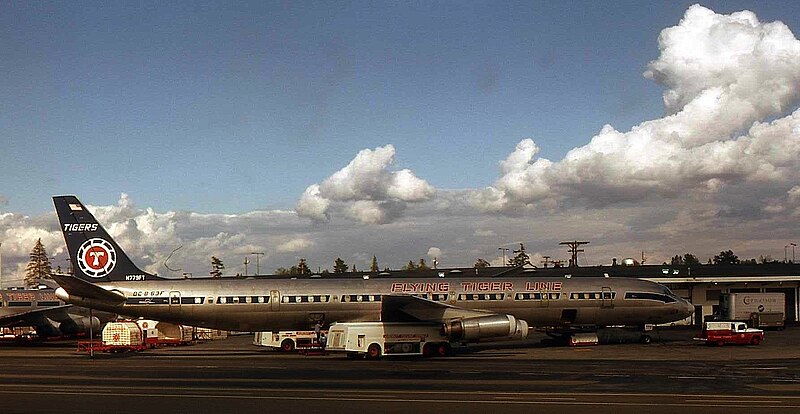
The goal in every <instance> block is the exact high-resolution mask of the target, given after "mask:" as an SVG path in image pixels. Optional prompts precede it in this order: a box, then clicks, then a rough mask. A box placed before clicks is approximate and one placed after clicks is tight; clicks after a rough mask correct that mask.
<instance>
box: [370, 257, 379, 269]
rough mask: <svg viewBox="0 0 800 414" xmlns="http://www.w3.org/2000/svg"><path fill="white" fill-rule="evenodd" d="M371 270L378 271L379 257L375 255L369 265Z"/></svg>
mask: <svg viewBox="0 0 800 414" xmlns="http://www.w3.org/2000/svg"><path fill="white" fill-rule="evenodd" d="M369 271H370V272H372V273H378V258H377V257H375V255H373V256H372V264H371V265H370V266H369Z"/></svg>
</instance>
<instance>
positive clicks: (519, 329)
mask: <svg viewBox="0 0 800 414" xmlns="http://www.w3.org/2000/svg"><path fill="white" fill-rule="evenodd" d="M444 332H445V335H447V337H448V338H450V340H451V341H474V340H479V339H524V338H527V337H528V322H525V321H524V320H522V319H517V318H515V317H513V316H511V315H491V316H481V317H477V318H467V319H456V320H452V321H450V322H448V323H445V324H444Z"/></svg>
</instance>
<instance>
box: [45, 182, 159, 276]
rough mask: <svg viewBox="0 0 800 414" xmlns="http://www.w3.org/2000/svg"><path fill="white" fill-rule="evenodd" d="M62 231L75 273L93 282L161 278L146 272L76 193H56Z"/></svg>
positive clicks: (57, 212)
mask: <svg viewBox="0 0 800 414" xmlns="http://www.w3.org/2000/svg"><path fill="white" fill-rule="evenodd" d="M53 204H54V205H55V207H56V214H58V221H59V223H60V225H61V232H62V233H63V234H64V241H65V242H66V243H67V251H68V252H69V260H70V263H71V264H72V269H73V272H74V273H75V276H77V277H79V278H81V279H83V280H87V281H90V282H110V281H124V280H135V281H143V280H151V279H160V278H158V277H156V276H154V275H151V274H149V273H145V272H144V271H142V270H141V269H139V268H138V267H136V265H135V264H133V262H132V261H131V259H130V258H128V255H126V254H125V252H124V251H123V250H122V248H121V247H119V245H118V244H117V242H115V241H114V239H112V238H111V236H110V235H109V234H108V232H106V230H105V229H104V228H103V226H101V225H100V223H98V222H97V220H96V219H95V218H94V216H93V215H92V213H90V212H89V210H87V209H86V206H84V205H83V203H81V202H80V200H78V198H77V197H75V196H55V197H53Z"/></svg>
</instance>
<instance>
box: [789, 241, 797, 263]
mask: <svg viewBox="0 0 800 414" xmlns="http://www.w3.org/2000/svg"><path fill="white" fill-rule="evenodd" d="M789 246H792V263H794V249H795V247H797V243H789Z"/></svg>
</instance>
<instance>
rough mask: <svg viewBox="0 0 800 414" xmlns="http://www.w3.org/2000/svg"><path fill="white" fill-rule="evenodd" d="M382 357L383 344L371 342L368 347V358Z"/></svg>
mask: <svg viewBox="0 0 800 414" xmlns="http://www.w3.org/2000/svg"><path fill="white" fill-rule="evenodd" d="M380 357H381V346H380V345H378V344H371V345H370V346H369V347H368V348H367V359H378V358H380Z"/></svg>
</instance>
